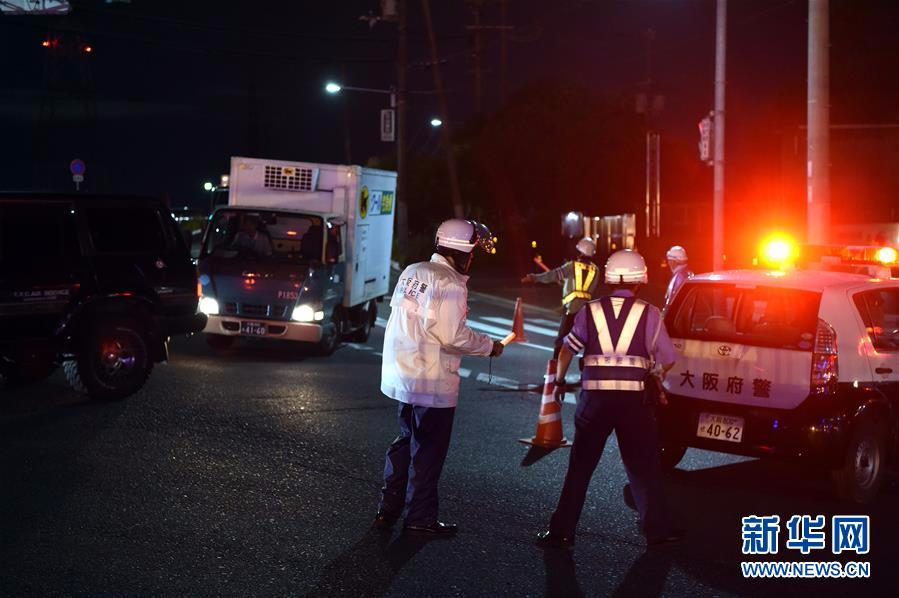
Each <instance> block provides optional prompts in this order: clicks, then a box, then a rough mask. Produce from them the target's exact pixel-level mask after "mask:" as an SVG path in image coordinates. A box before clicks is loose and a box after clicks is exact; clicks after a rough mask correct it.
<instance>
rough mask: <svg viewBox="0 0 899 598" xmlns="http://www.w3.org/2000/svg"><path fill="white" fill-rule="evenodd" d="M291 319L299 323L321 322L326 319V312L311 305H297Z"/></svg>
mask: <svg viewBox="0 0 899 598" xmlns="http://www.w3.org/2000/svg"><path fill="white" fill-rule="evenodd" d="M291 319H293V320H296V321H297V322H320V321H322V320H324V319H325V312H324V311H322V310H320V309H319V310H316V309H314V308H313V307H312V306H311V305H305V304H304V305H297V306H296V307H294V308H293V315H292V316H291Z"/></svg>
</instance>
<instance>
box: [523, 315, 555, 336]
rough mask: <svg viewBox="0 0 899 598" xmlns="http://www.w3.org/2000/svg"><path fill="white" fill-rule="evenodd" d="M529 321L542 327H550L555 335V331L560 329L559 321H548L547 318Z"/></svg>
mask: <svg viewBox="0 0 899 598" xmlns="http://www.w3.org/2000/svg"><path fill="white" fill-rule="evenodd" d="M528 320H530V321H531V322H532V323H534V324H539V325H540V326H548V327H549V328H551V329H552V330H553V335H555V334H556V333H555V331H556V330H558V329H559V321H558V320H548V319H546V318H528Z"/></svg>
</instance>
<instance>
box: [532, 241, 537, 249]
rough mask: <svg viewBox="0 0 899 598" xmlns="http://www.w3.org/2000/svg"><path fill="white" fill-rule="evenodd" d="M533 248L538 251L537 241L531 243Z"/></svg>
mask: <svg viewBox="0 0 899 598" xmlns="http://www.w3.org/2000/svg"><path fill="white" fill-rule="evenodd" d="M531 248H532V249H537V241H531Z"/></svg>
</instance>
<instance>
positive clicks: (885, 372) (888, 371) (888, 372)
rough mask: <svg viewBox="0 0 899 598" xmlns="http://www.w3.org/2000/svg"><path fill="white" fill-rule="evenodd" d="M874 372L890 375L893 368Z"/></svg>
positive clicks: (879, 369) (878, 369)
mask: <svg viewBox="0 0 899 598" xmlns="http://www.w3.org/2000/svg"><path fill="white" fill-rule="evenodd" d="M874 371H875V372H877V373H878V374H892V373H893V368H874Z"/></svg>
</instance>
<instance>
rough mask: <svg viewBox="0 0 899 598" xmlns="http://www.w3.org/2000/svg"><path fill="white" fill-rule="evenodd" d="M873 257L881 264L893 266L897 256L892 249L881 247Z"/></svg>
mask: <svg viewBox="0 0 899 598" xmlns="http://www.w3.org/2000/svg"><path fill="white" fill-rule="evenodd" d="M875 257H876V259H877V261H878V262H880V263H881V264H893V263H895V262H896V258H897V254H896V250H895V249H893V248H892V247H881V248H880V249H878V250H877V254H876V256H875Z"/></svg>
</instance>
